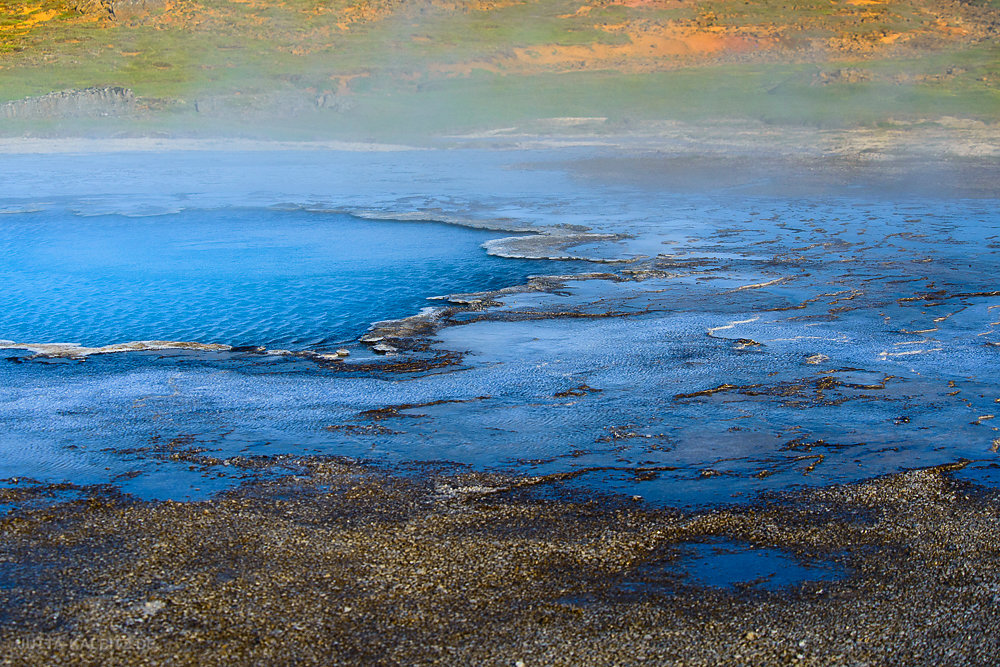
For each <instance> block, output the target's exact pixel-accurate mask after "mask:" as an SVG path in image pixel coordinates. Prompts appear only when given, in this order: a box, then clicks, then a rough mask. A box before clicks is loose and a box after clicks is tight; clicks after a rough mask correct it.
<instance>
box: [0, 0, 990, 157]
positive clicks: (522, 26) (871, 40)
mask: <svg viewBox="0 0 1000 667" xmlns="http://www.w3.org/2000/svg"><path fill="white" fill-rule="evenodd" d="M998 4H1000V0H973V1H972V2H969V3H966V4H963V5H956V6H955V7H953V8H952V9H954V10H955V11H959V10H960V11H961V12H966V13H965V14H961V13H960V14H956V15H954V16H952V15H945V14H942V13H941V11H939V10H938V9H936V8H935V6H934V5H933V4H927V3H926V2H925V0H905V1H904V0H890V2H888V3H884V4H878V5H853V4H849V3H847V2H843V1H842V0H837V1H836V2H829V0H823V1H822V2H820V1H819V0H811V1H809V2H802V3H792V4H787V3H784V2H781V1H780V0H764V1H763V2H758V3H742V2H735V1H732V0H713V1H712V2H706V3H698V4H690V3H688V4H683V3H676V4H674V3H671V4H661V5H657V3H653V4H652V5H650V6H641V7H632V6H626V5H624V4H617V3H616V2H615V1H614V0H611V1H607V0H604V1H601V2H596V3H594V4H593V5H583V4H581V3H580V2H579V0H522V1H520V2H512V3H504V2H499V3H494V4H491V5H488V6H487V5H474V4H470V3H465V2H461V1H460V2H454V3H452V4H448V5H444V4H440V3H438V2H437V0H419V1H412V2H406V3H394V2H392V0H369V2H366V3H361V4H358V3H353V2H351V1H350V0H339V1H338V2H332V3H319V2H317V1H316V0H288V1H286V2H266V1H262V0H250V1H249V2H237V1H231V0H205V1H204V2H201V3H199V2H196V1H195V0H175V1H174V2H172V3H171V4H170V5H168V6H167V8H166V9H164V10H160V11H158V12H154V13H153V14H151V15H149V16H146V17H144V18H142V19H140V20H138V21H136V22H135V23H134V24H131V23H128V22H117V21H114V20H111V19H109V18H107V17H102V16H101V15H100V14H91V15H81V14H79V13H78V12H74V11H71V10H69V9H68V8H67V6H66V5H65V3H64V0H42V1H41V2H40V3H39V4H37V5H30V6H29V5H26V4H25V3H23V2H19V1H17V0H0V102H2V101H4V100H15V99H20V98H23V97H27V96H34V95H42V94H45V93H48V92H51V91H56V90H66V89H73V88H85V87H90V86H105V85H118V86H125V87H128V88H131V89H132V90H133V91H134V92H135V94H136V95H137V96H138V97H139V99H140V105H141V106H142V107H143V109H145V110H146V111H145V112H144V113H143V114H140V115H139V116H137V117H135V118H129V119H125V120H122V119H117V120H116V125H115V131H121V130H122V128H124V129H125V131H135V132H147V131H157V130H174V131H176V129H177V128H182V127H183V128H189V129H188V130H187V131H197V132H205V133H211V132H213V131H226V132H237V133H246V134H268V135H273V134H279V135H283V136H295V137H303V138H306V137H308V138H312V137H321V136H331V135H332V136H341V135H345V136H346V135H350V136H375V137H380V138H383V137H385V138H388V137H392V136H405V135H408V134H412V133H442V132H461V131H466V130H474V129H477V128H484V127H496V126H506V125H510V124H517V123H524V122H526V121H530V120H532V119H536V118H542V117H552V116H598V117H607V118H608V119H609V120H608V127H624V126H626V125H627V124H628V123H629V122H633V121H642V120H652V119H679V120H700V119H706V118H729V119H741V118H742V119H754V120H763V121H765V122H773V123H796V124H808V125H813V126H820V127H845V126H853V125H858V124H876V123H879V122H881V121H884V120H886V119H888V118H895V119H909V120H918V119H922V118H933V117H936V116H942V115H954V116H962V117H971V118H977V119H981V120H985V121H991V122H996V121H1000V46H998V45H997V43H996V40H995V39H990V38H989V37H988V36H989V35H990V34H993V33H991V32H990V30H993V31H995V30H996V29H997V26H1000V11H998V9H997V7H996V5H998ZM956 26H961V28H959V27H956ZM690 35H694V36H695V38H697V39H701V40H702V42H697V41H692V42H690V43H691V44H695V45H696V46H692V47H691V48H692V49H693V50H692V51H691V52H690V53H686V52H685V51H684V48H686V47H684V46H679V47H678V46H671V44H674V42H671V41H670V40H683V39H686V38H687V37H688V36H690ZM726 35H733V36H735V38H736V39H744V42H724V41H718V44H720V45H722V46H712V45H711V44H712V43H711V42H706V41H705V40H713V39H714V40H721V39H722V38H723V37H724V36H726ZM748 35H749V37H747V36H748ZM900 35H902V37H900ZM746 39H749V40H750V41H746ZM637 40H639V41H637ZM642 40H645V42H642ZM658 40H659V41H658ZM754 40H756V41H754ZM640 43H641V44H645V45H644V46H642V49H640V48H639V47H638V46H636V44H640ZM677 43H678V44H679V43H680V42H677ZM703 43H704V44H709V46H704V49H705V50H704V51H703V52H699V51H697V50H696V49H697V48H702V47H699V46H697V45H698V44H703ZM740 43H742V44H744V46H739V47H737V46H732V44H737V45H738V44H740ZM685 44H686V43H685ZM726 44H729V46H726ZM747 44H748V45H749V46H746V45H747ZM897 44H902V45H903V46H897ZM646 45H648V46H646ZM658 45H663V49H664V50H663V52H662V53H660V52H657V51H656V50H655V49H657V48H660V46H658ZM523 49H531V50H532V51H530V52H527V53H528V55H524V53H525V52H524V51H523ZM671 49H674V50H671ZM720 49H721V50H720ZM727 49H729V50H727ZM748 49H749V50H748ZM538 54H541V55H538ZM532 58H534V59H532ZM324 95H326V96H336V97H337V99H338V100H341V101H342V102H343V103H342V104H339V103H338V104H337V105H335V106H336V110H331V109H322V108H320V109H317V106H322V104H319V105H317V100H320V99H322V96H324ZM205 100H215V101H218V100H221V101H218V102H217V103H216V102H213V104H214V107H213V108H214V109H216V113H215V114H206V113H204V110H205V108H207V106H208V105H207V103H206V102H205ZM288 100H292V102H288ZM198 101H200V102H201V104H200V107H199V108H200V112H196V111H195V103H196V102H198ZM275 106H277V107H282V106H284V107H288V108H286V109H284V110H282V109H280V108H278V109H271V111H274V112H273V113H270V112H269V107H275ZM293 107H294V108H293ZM293 111H294V113H292V112H293ZM291 116H294V121H293V120H290V117H291ZM0 123H2V125H0V132H2V133H4V134H10V133H20V132H23V131H27V130H29V129H30V130H34V131H42V132H45V131H58V130H59V128H63V129H65V128H66V127H67V125H66V123H43V122H42V121H40V120H37V121H31V122H28V121H24V122H21V121H18V122H15V121H10V120H8V121H0ZM73 123H74V127H75V128H98V127H100V126H101V125H102V123H104V121H101V120H99V119H95V120H85V119H78V120H75V121H73ZM105 124H106V123H105ZM193 128H197V129H193Z"/></svg>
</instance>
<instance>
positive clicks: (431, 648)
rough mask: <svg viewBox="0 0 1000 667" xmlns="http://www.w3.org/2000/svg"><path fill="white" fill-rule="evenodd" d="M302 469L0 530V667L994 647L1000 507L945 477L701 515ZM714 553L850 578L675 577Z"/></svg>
mask: <svg viewBox="0 0 1000 667" xmlns="http://www.w3.org/2000/svg"><path fill="white" fill-rule="evenodd" d="M302 466H303V467H302V471H301V472H302V474H299V475H297V476H289V477H284V478H281V479H278V480H275V481H271V482H260V483H255V484H253V485H249V486H246V487H244V488H242V489H240V490H238V491H235V492H232V493H229V494H226V495H224V496H221V497H219V498H216V499H214V500H210V501H206V502H200V503H172V502H162V503H143V502H135V501H132V500H130V499H128V498H125V497H119V496H113V495H106V494H104V493H101V492H96V491H95V492H94V493H93V494H92V495H91V497H90V498H89V499H85V500H79V501H71V502H66V503H63V504H59V505H55V506H48V507H41V508H36V509H33V510H24V511H22V512H20V513H17V514H14V515H10V516H8V517H6V518H4V519H3V520H2V523H0V527H2V533H0V535H2V537H0V582H2V585H0V600H2V606H0V608H2V609H3V617H4V623H3V624H2V627H0V649H2V650H0V655H2V658H0V661H2V662H3V664H58V663H63V664H168V663H169V664H291V663H295V664H344V663H356V662H358V661H365V662H371V663H376V664H397V663H420V664H425V663H434V662H444V663H449V664H457V663H461V664H471V663H483V662H485V663H489V664H514V663H515V662H517V661H522V662H524V664H526V665H530V664H579V663H581V662H589V663H593V664H622V663H638V662H655V663H659V664H662V663H682V664H732V663H742V664H791V663H802V664H859V663H868V664H885V663H914V662H920V663H935V664H942V663H948V664H983V659H984V658H985V657H987V656H995V655H997V654H998V651H1000V645H998V644H1000V641H998V636H997V633H996V630H995V627H994V625H993V621H994V620H995V618H996V612H997V606H998V591H1000V574H998V573H1000V567H998V565H1000V550H998V548H997V546H996V545H997V544H998V543H1000V541H998V525H997V522H996V516H997V513H998V510H1000V497H998V496H997V494H996V492H995V491H992V490H987V489H984V488H981V487H976V486H972V485H969V484H967V483H964V482H961V481H957V480H955V479H953V478H952V476H951V470H952V469H954V468H956V467H959V466H950V467H949V466H946V467H940V468H935V469H928V470H919V471H913V472H908V473H904V474H900V475H896V476H891V477H887V478H881V479H876V480H872V481H867V482H862V483H857V484H851V485H843V486H835V487H829V488H823V489H814V490H808V491H802V492H793V493H785V494H781V495H777V496H774V497H772V498H770V499H768V500H765V501H762V502H760V503H759V504H757V505H754V506H750V507H733V508H726V507H721V508H715V509H710V510H703V511H680V510H670V509H655V508H649V507H646V506H644V505H642V504H640V503H637V502H633V501H630V500H629V499H627V498H626V499H618V498H613V497H596V496H589V497H583V496H579V495H575V494H573V493H572V492H569V491H567V490H561V486H560V482H561V480H541V479H540V478H539V479H537V480H534V482H535V483H526V480H523V479H516V478H507V477H500V476H495V475H482V474H463V473H461V472H460V471H459V472H455V470H454V469H451V470H447V469H444V470H442V469H440V468H434V467H429V468H426V469H424V470H421V471H419V472H420V474H418V475H416V476H414V477H399V476H389V475H386V474H384V473H382V472H379V471H377V470H373V469H370V468H366V467H364V466H360V465H357V464H349V463H344V462H338V461H332V460H327V461H322V460H316V459H313V460H307V461H304V462H302ZM527 481H529V482H530V481H531V480H527ZM541 481H544V482H546V483H538V482H541ZM717 537H722V538H726V539H731V540H736V541H740V542H746V543H749V544H751V545H757V546H761V547H769V548H780V549H783V550H786V551H787V552H788V553H790V554H792V555H794V557H796V558H800V559H810V558H814V559H815V558H820V559H830V560H834V561H837V562H839V563H841V564H842V565H843V566H844V567H845V568H846V569H847V571H849V572H850V575H849V576H848V577H847V578H845V579H842V580H840V581H833V582H830V581H824V582H805V583H802V584H800V585H797V586H794V587H791V588H787V589H782V590H777V591H768V590H761V589H758V588H755V587H753V586H744V587H736V588H713V587H706V586H699V585H694V584H693V583H692V582H689V581H687V580H685V579H684V578H683V577H682V576H680V575H678V574H677V572H678V570H677V569H676V568H675V567H674V565H675V564H676V562H677V557H678V555H679V554H680V551H679V549H681V548H683V545H684V544H687V543H691V542H692V541H694V542H697V541H704V540H706V539H711V538H717ZM655 564H661V566H659V567H658V569H657V568H656V567H654V568H653V569H650V566H651V565H655Z"/></svg>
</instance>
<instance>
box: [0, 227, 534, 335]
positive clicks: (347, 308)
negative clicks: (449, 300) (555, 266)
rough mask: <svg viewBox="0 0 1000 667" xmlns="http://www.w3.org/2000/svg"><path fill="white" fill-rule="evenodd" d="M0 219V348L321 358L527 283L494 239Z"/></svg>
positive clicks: (452, 233)
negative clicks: (228, 348)
mask: <svg viewBox="0 0 1000 667" xmlns="http://www.w3.org/2000/svg"><path fill="white" fill-rule="evenodd" d="M86 213H87V211H86V209H83V210H78V211H71V210H65V209H60V208H49V209H43V210H36V211H25V212H13V213H8V214H7V215H3V216H0V253H2V256H3V263H2V264H0V281H2V284H3V290H2V293H0V339H6V340H10V341H15V342H18V343H54V342H60V343H77V344H80V345H85V346H100V345H107V344H113V343H123V342H128V341H136V340H167V341H196V342H201V343H225V344H229V345H266V346H282V347H284V346H287V347H293V348H296V349H302V348H320V347H324V346H329V345H331V344H336V343H338V342H344V341H349V340H353V339H354V338H356V337H357V336H358V335H360V334H361V333H362V332H364V330H365V328H366V327H367V326H368V324H369V323H371V322H373V321H376V320H381V319H388V318H394V317H403V316H406V315H411V314H413V313H414V312H416V310H418V309H419V307H420V306H422V305H427V304H426V302H424V299H425V297H428V296H433V295H436V294H447V293H452V292H463V291H473V290H479V289H493V288H497V287H504V286H507V285H514V284H518V283H521V282H523V281H524V278H525V277H526V276H527V275H528V274H529V273H531V272H532V271H538V270H539V269H540V268H541V267H539V266H538V264H539V263H538V262H531V261H509V260H507V261H503V260H499V259H496V258H492V257H489V256H487V255H486V253H485V252H484V251H483V250H482V249H480V248H479V245H480V244H481V243H483V241H485V240H487V239H489V238H496V237H497V236H498V234H497V233H496V232H483V231H478V230H472V229H464V228H460V227H455V226H453V225H443V224H439V223H431V222H388V221H377V220H364V219H360V218H357V217H354V216H350V215H344V214H336V213H328V212H320V211H305V210H281V209H274V208H234V207H227V208H219V209H207V210H206V209H201V210H199V209H193V210H178V211H176V212H165V213H160V214H158V215H148V216H137V215H134V214H130V215H115V214H104V215H87V214H86Z"/></svg>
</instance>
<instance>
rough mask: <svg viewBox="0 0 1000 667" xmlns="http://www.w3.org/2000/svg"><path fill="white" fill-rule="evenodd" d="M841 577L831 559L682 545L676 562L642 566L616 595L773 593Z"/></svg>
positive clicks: (714, 544) (746, 547)
mask: <svg viewBox="0 0 1000 667" xmlns="http://www.w3.org/2000/svg"><path fill="white" fill-rule="evenodd" d="M847 574H848V570H847V568H846V567H845V566H844V565H842V564H841V563H838V562H836V561H835V560H832V559H828V560H821V559H802V558H798V559H797V558H795V557H793V556H792V555H791V554H789V553H788V552H785V551H782V550H781V549H771V548H766V547H757V546H754V545H751V544H747V543H745V542H735V541H732V540H725V539H714V540H709V541H706V542H691V543H688V544H684V545H683V546H682V547H681V549H680V554H679V557H678V558H676V559H671V560H666V561H655V562H650V563H644V564H643V565H641V566H640V567H639V568H638V569H637V570H636V571H634V572H633V573H631V574H630V575H629V576H628V577H627V578H626V580H625V581H623V582H622V583H621V585H620V589H621V590H622V591H625V592H631V593H661V594H670V593H672V592H675V591H676V590H677V588H678V586H680V585H694V586H711V587H713V588H721V589H750V590H760V591H778V590H781V589H788V588H795V587H799V586H801V585H803V584H804V583H806V582H822V581H837V580H838V579H843V578H845V577H846V576H847Z"/></svg>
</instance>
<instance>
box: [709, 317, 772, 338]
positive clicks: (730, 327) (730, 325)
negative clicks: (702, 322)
mask: <svg viewBox="0 0 1000 667" xmlns="http://www.w3.org/2000/svg"><path fill="white" fill-rule="evenodd" d="M759 319H760V317H752V318H750V319H749V320H736V321H735V322H730V323H729V324H726V325H724V326H721V327H711V328H710V329H709V330H708V335H709V336H711V337H714V336H715V332H716V331H724V330H726V329H732V328H733V327H735V326H737V325H738V324H750V323H751V322H756V321H757V320H759Z"/></svg>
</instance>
